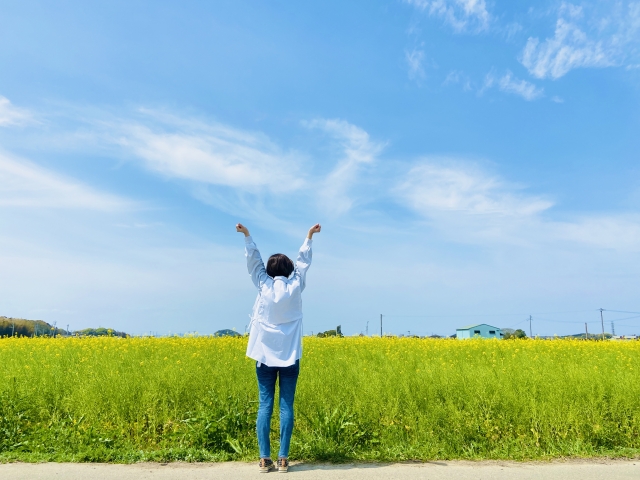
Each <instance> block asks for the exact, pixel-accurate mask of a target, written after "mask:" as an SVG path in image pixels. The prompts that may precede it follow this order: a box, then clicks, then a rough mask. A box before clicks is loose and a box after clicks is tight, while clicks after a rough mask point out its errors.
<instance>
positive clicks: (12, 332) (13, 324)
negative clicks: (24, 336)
mask: <svg viewBox="0 0 640 480" xmlns="http://www.w3.org/2000/svg"><path fill="white" fill-rule="evenodd" d="M15 330H16V321H15V320H14V321H13V322H12V323H11V336H12V337H13V334H14V332H15Z"/></svg>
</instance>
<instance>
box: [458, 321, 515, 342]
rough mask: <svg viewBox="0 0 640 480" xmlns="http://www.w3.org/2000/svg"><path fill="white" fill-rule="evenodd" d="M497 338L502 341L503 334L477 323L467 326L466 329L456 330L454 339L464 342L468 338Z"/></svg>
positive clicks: (484, 324) (496, 329)
mask: <svg viewBox="0 0 640 480" xmlns="http://www.w3.org/2000/svg"><path fill="white" fill-rule="evenodd" d="M476 337H478V338H498V339H502V338H503V337H504V333H502V330H500V329H499V328H498V327H493V326H491V325H487V324H486V323H479V324H477V325H467V326H466V327H462V328H456V338H457V339H458V340H465V339H468V338H476Z"/></svg>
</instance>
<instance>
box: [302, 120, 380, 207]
mask: <svg viewBox="0 0 640 480" xmlns="http://www.w3.org/2000/svg"><path fill="white" fill-rule="evenodd" d="M304 124H305V125H306V126H307V127H309V128H319V129H321V130H324V131H325V132H327V133H328V134H330V135H331V136H332V137H333V138H334V139H335V140H337V141H338V143H339V144H340V146H341V149H342V158H341V159H340V160H339V161H338V163H337V165H336V167H335V168H334V169H333V170H332V171H331V172H330V173H329V174H328V175H327V177H326V178H325V179H324V181H323V182H322V183H323V188H322V189H321V190H320V194H321V196H322V201H323V204H325V205H326V206H328V207H329V208H330V209H331V210H332V212H333V213H334V214H343V213H345V212H347V211H348V210H349V209H351V208H352V207H353V205H354V203H355V199H354V196H353V195H352V194H351V193H352V192H351V189H352V187H353V184H354V183H355V182H356V181H357V179H358V175H359V173H360V170H361V168H362V167H363V166H364V165H368V164H371V163H373V162H374V161H375V159H376V157H377V155H379V154H380V152H381V151H382V149H383V148H384V144H382V143H379V142H374V141H372V140H371V138H370V137H369V134H368V133H367V132H366V131H364V130H363V129H361V128H359V127H357V126H355V125H353V124H351V123H349V122H346V121H344V120H337V119H334V120H313V121H310V122H304Z"/></svg>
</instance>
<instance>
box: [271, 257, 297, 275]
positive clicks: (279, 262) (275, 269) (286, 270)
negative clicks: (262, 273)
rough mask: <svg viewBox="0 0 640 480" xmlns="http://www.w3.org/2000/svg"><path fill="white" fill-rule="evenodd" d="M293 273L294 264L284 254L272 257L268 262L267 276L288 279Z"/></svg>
mask: <svg viewBox="0 0 640 480" xmlns="http://www.w3.org/2000/svg"><path fill="white" fill-rule="evenodd" d="M292 273H293V262H292V261H291V259H290V258H289V257H287V256H286V255H285V254H283V253H276V254H275V255H271V256H270V257H269V260H268V261H267V275H269V276H270V277H271V278H274V277H287V278H289V275H291V274H292Z"/></svg>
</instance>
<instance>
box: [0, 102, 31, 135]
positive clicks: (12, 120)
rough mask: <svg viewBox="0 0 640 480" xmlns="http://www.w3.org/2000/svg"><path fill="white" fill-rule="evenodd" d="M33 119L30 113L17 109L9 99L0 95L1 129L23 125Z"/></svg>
mask: <svg viewBox="0 0 640 480" xmlns="http://www.w3.org/2000/svg"><path fill="white" fill-rule="evenodd" d="M31 119H32V115H31V113H30V112H29V111H27V110H25V109H22V108H18V107H15V106H14V105H13V104H12V103H11V102H10V101H9V99H7V98H5V97H3V96H1V95H0V127H6V126H9V125H21V124H24V123H27V122H29V121H30V120H31Z"/></svg>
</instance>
